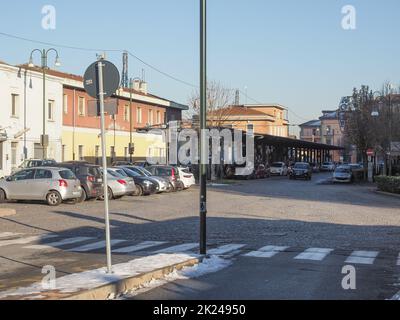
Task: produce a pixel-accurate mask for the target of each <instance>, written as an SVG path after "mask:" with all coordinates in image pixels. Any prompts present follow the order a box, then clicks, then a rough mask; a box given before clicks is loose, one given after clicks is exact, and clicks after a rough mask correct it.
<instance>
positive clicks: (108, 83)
mask: <svg viewBox="0 0 400 320" xmlns="http://www.w3.org/2000/svg"><path fill="white" fill-rule="evenodd" d="M99 63H102V64H103V86H104V98H109V97H111V96H112V95H113V94H115V92H116V91H117V89H118V87H119V84H120V75H119V71H118V68H117V67H116V66H115V65H114V64H112V63H111V62H110V61H107V60H99V61H96V62H94V63H92V64H91V65H90V66H89V68H87V70H86V72H85V76H84V80H83V85H84V87H85V90H86V92H87V94H88V95H90V96H91V97H93V98H95V99H98V98H99V78H98V76H99V73H98V68H99Z"/></svg>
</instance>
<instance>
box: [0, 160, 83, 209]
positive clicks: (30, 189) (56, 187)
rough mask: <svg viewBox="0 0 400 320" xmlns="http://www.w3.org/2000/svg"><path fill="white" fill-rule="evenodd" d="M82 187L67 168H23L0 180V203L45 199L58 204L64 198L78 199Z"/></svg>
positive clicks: (48, 202) (64, 199) (47, 201)
mask: <svg viewBox="0 0 400 320" xmlns="http://www.w3.org/2000/svg"><path fill="white" fill-rule="evenodd" d="M81 194H82V188H81V183H80V181H79V180H78V179H77V178H76V176H75V175H74V173H73V172H72V171H71V170H69V169H67V168H53V167H39V168H30V169H23V170H21V171H18V172H17V173H15V174H13V175H12V176H10V177H8V178H6V179H1V180H0V203H2V202H4V201H6V200H38V201H46V203H47V204H48V205H49V206H59V205H60V204H61V203H62V202H63V201H66V200H78V199H79V198H80V197H81Z"/></svg>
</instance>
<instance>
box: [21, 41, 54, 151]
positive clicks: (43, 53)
mask: <svg viewBox="0 0 400 320" xmlns="http://www.w3.org/2000/svg"><path fill="white" fill-rule="evenodd" d="M35 52H39V53H40V55H41V59H42V63H41V69H42V73H43V134H42V136H41V138H40V144H41V145H42V148H43V159H46V158H47V147H48V145H49V137H48V136H47V135H46V70H47V69H49V67H48V65H47V61H48V55H49V53H50V52H54V53H55V54H56V60H55V66H56V67H60V66H61V61H60V56H59V54H58V51H57V50H56V49H54V48H50V49H48V50H46V49H43V50H40V49H34V50H32V52H31V54H30V57H29V64H28V66H29V67H30V68H34V67H35V65H34V63H33V54H34V53H35Z"/></svg>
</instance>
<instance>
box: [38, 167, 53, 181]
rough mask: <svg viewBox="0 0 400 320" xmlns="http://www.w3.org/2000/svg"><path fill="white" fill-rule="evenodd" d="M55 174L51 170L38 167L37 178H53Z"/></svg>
mask: <svg viewBox="0 0 400 320" xmlns="http://www.w3.org/2000/svg"><path fill="white" fill-rule="evenodd" d="M52 178H53V174H52V173H51V171H49V170H43V169H37V170H36V174H35V179H36V180H38V179H52Z"/></svg>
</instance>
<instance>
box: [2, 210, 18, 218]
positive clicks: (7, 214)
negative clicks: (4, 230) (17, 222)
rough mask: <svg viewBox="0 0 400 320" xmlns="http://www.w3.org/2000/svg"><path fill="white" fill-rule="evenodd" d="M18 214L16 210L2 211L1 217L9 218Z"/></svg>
mask: <svg viewBox="0 0 400 320" xmlns="http://www.w3.org/2000/svg"><path fill="white" fill-rule="evenodd" d="M15 214H17V211H16V210H14V209H0V217H8V216H13V215H15Z"/></svg>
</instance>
